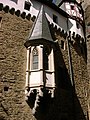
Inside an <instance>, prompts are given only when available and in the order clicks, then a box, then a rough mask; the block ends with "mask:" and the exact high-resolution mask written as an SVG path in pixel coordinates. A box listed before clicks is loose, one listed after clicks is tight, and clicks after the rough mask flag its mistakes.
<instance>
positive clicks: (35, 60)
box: [32, 48, 38, 69]
mask: <svg viewBox="0 0 90 120" xmlns="http://www.w3.org/2000/svg"><path fill="white" fill-rule="evenodd" d="M32 56H33V59H32V69H38V50H37V49H36V48H34V49H33V51H32Z"/></svg>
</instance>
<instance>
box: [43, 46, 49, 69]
mask: <svg viewBox="0 0 90 120" xmlns="http://www.w3.org/2000/svg"><path fill="white" fill-rule="evenodd" d="M43 68H44V70H48V69H49V65H48V52H47V50H46V49H45V48H44V49H43Z"/></svg>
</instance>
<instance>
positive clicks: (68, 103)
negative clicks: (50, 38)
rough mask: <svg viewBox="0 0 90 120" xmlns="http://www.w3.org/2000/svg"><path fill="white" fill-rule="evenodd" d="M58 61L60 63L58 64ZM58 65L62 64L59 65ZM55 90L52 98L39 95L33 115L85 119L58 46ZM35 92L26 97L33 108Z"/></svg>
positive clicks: (47, 119) (45, 119) (48, 118)
mask: <svg viewBox="0 0 90 120" xmlns="http://www.w3.org/2000/svg"><path fill="white" fill-rule="evenodd" d="M59 63H60V64H59ZM60 65H63V67H62V66H60ZM55 71H56V73H55V74H56V90H55V96H54V98H51V95H50V94H48V91H47V90H46V92H44V96H43V97H41V96H40V97H39V102H38V107H37V109H36V113H35V115H34V116H35V117H36V119H37V120H86V118H85V115H84V113H83V110H82V108H81V105H80V102H79V100H78V98H77V95H76V94H75V90H74V88H73V87H72V85H71V82H70V77H69V74H68V70H67V68H66V66H65V63H64V59H63V57H62V53H61V51H60V48H59V46H58V51H57V52H55ZM35 99H36V94H34V96H32V95H31V97H30V98H29V99H28V101H27V103H28V105H29V106H30V108H33V106H34V102H35Z"/></svg>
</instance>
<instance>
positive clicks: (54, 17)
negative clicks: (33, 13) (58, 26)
mask: <svg viewBox="0 0 90 120" xmlns="http://www.w3.org/2000/svg"><path fill="white" fill-rule="evenodd" d="M53 22H55V23H58V17H57V16H56V15H53Z"/></svg>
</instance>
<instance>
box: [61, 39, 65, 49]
mask: <svg viewBox="0 0 90 120" xmlns="http://www.w3.org/2000/svg"><path fill="white" fill-rule="evenodd" d="M61 48H62V49H63V50H65V42H64V40H61Z"/></svg>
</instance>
